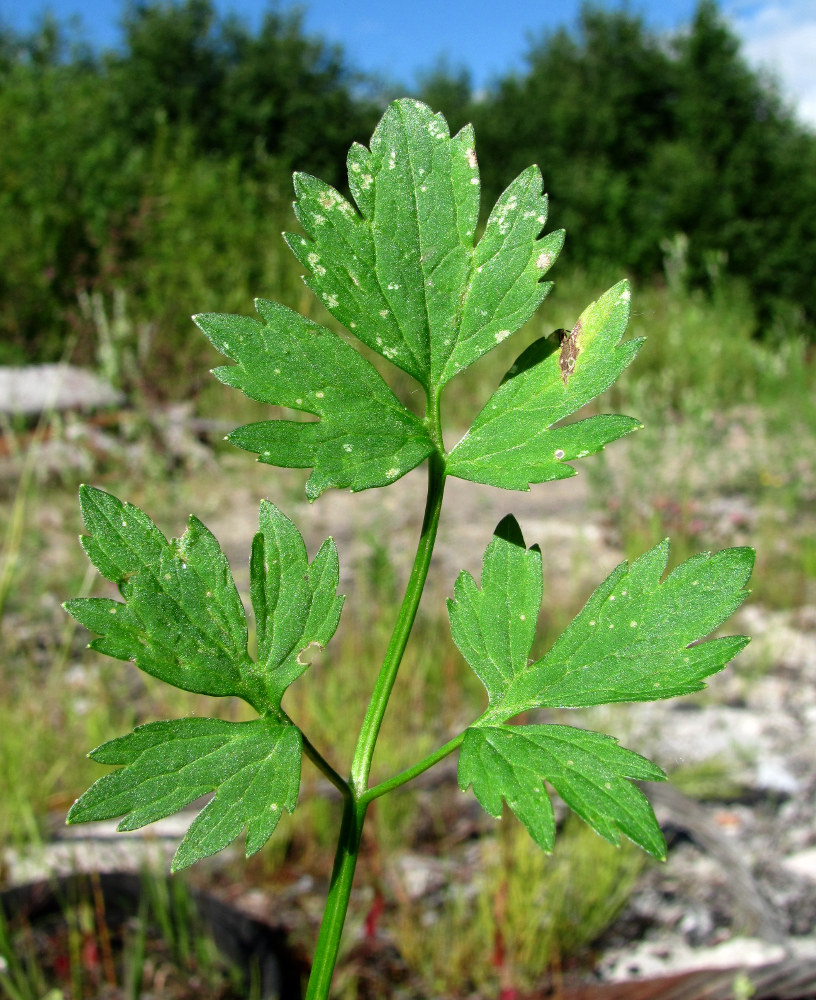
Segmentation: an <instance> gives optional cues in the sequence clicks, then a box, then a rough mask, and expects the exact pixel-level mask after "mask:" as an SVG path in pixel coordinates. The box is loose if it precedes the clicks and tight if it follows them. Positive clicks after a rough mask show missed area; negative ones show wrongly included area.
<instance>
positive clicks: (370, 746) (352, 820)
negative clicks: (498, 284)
mask: <svg viewBox="0 0 816 1000" xmlns="http://www.w3.org/2000/svg"><path fill="white" fill-rule="evenodd" d="M429 410H430V411H431V412H430V416H431V420H432V421H433V422H434V424H435V425H436V429H437V430H438V421H439V409H438V401H437V402H436V404H435V405H434V406H433V408H431V407H430V406H429ZM444 489H445V463H444V460H443V458H442V457H441V455H440V454H438V453H436V452H434V454H433V455H432V456H431V458H430V460H429V463H428V496H427V500H426V503H425V516H424V518H423V521H422V532H421V534H420V537H419V544H418V545H417V551H416V556H415V557H414V565H413V567H412V569H411V576H410V577H409V580H408V585H407V587H406V589H405V596H404V597H403V600H402V604H401V606H400V610H399V613H398V615H397V621H396V623H395V625H394V631H393V632H392V634H391V640H390V642H389V643H388V649H387V650H386V654H385V658H384V660H383V664H382V666H381V667H380V672H379V675H378V676H377V682H376V684H375V686H374V691H373V692H372V695H371V699H370V701H369V703H368V708H367V710H366V714H365V719H364V720H363V725H362V727H361V729H360V736H359V738H358V740H357V749H356V751H355V753H354V759H353V761H352V765H351V778H350V780H349V782H348V784H346V783H345V782H343V784H344V785H345V787H346V789H347V793H346V792H344V804H343V820H342V824H341V828H340V837H339V839H338V842H337V851H336V853H335V858H334V868H333V870H332V878H331V885H330V887H329V895H328V898H327V900H326V908H325V910H324V912H323V921H322V923H321V926H320V933H319V935H318V940H317V947H316V949H315V956H314V961H313V964H312V973H311V976H310V977H309V986H308V989H307V991H306V1000H327V998H328V996H329V989H330V987H331V980H332V973H333V972H334V966H335V963H336V961H337V953H338V950H339V947H340V937H341V934H342V931H343V924H344V922H345V919H346V911H347V910H348V904H349V898H350V895H351V885H352V882H353V879H354V869H355V867H356V865H357V856H358V854H359V851H360V838H361V836H362V830H363V822H364V821H365V814H366V810H367V808H368V804H369V802H370V801H371V800H372V799H374V798H377V797H378V796H379V795H382V794H384V793H385V792H386V791H390V788H391V787H394V788H396V787H398V786H399V785H400V784H404V782H405V781H408V780H410V777H413V776H414V773H416V774H419V773H420V772H421V771H423V770H425V769H426V768H427V767H430V766H431V764H433V763H435V762H436V760H441V757H443V756H445V753H442V754H441V756H439V752H438V753H437V755H431V757H432V758H433V759H431V758H426V759H425V760H424V761H422V762H421V764H420V765H417V767H418V768H419V770H417V769H416V768H412V769H411V774H410V775H409V776H408V777H406V776H405V775H406V774H407V773H408V772H403V774H401V775H397V776H396V777H395V778H393V779H391V782H390V783H389V782H383V783H382V785H377V786H375V788H374V789H372V790H371V792H376V794H373V795H372V794H371V792H369V791H368V777H369V774H370V772H371V761H372V759H373V757H374V748H375V746H376V743H377V736H378V735H379V732H380V727H381V725H382V721H383V718H384V716H385V710H386V708H387V707H388V699H389V698H390V696H391V691H392V690H393V687H394V683H395V681H396V679H397V673H398V672H399V667H400V663H401V662H402V656H403V653H404V652H405V647H406V645H407V644H408V638H409V636H410V634H411V629H412V627H413V624H414V620H415V618H416V613H417V609H418V608H419V601H420V598H421V597H422V591H423V588H424V586H425V580H426V579H427V576H428V568H429V566H430V564H431V555H432V554H433V547H434V542H435V541H436V532H437V528H438V527H439V514H440V512H441V510H442V497H443V494H444ZM457 739H460V738H459V737H457ZM455 742H456V741H452V743H455ZM457 745H458V744H457ZM309 746H311V744H309ZM446 748H448V749H446ZM312 749H313V750H314V748H312ZM442 749H443V750H445V752H446V753H450V751H451V750H452V749H454V747H453V745H451V744H446V747H443V748H442ZM307 753H308V750H307ZM314 753H315V754H316V755H317V759H315V758H312V759H313V760H314V762H315V763H316V764H317V766H318V767H320V769H321V770H322V771H323V772H324V774H327V776H328V777H329V778H330V780H333V779H332V778H331V775H330V774H328V773H327V771H326V770H325V768H329V770H330V771H332V769H331V768H330V767H329V765H328V764H326V762H325V761H324V760H323V758H322V757H321V756H320V754H318V753H317V751H316V750H315V751H314ZM321 762H322V763H321ZM341 780H342V779H341ZM334 784H335V785H337V782H336V781H334ZM384 785H389V787H388V788H385V787H383V786H384ZM338 787H340V786H339V785H338ZM341 791H343V789H342V788H341Z"/></svg>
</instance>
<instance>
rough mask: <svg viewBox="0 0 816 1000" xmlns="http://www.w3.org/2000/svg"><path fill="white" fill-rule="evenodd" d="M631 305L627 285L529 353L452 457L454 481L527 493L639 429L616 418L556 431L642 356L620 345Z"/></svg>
mask: <svg viewBox="0 0 816 1000" xmlns="http://www.w3.org/2000/svg"><path fill="white" fill-rule="evenodd" d="M629 299H630V292H629V285H628V283H627V282H625V281H622V282H620V283H619V284H617V285H615V286H614V287H613V288H611V289H610V290H609V291H608V292H606V294H604V295H603V296H602V297H601V298H600V299H598V301H597V302H593V303H592V305H590V306H589V307H588V308H587V309H586V310H585V311H584V313H583V314H582V316H581V318H580V319H579V320H578V322H577V323H576V324H575V327H574V328H573V330H572V332H571V333H569V334H568V335H567V334H564V335H563V336H562V337H561V338H560V341H559V340H558V339H556V338H555V337H552V338H545V339H542V340H539V341H537V342H536V343H534V344H533V345H531V346H530V347H529V348H527V350H526V351H525V352H524V353H523V354H522V355H521V356H520V357H519V358H518V360H517V361H516V363H515V364H514V365H513V367H512V368H511V369H510V371H509V372H508V373H507V376H506V377H505V379H504V381H503V382H502V384H501V385H500V386H499V388H498V389H497V390H496V392H494V393H493V395H492V396H491V397H490V399H489V400H488V401H487V403H486V404H485V406H484V408H483V409H482V411H481V412H480V413H479V415H478V416H477V417H476V420H475V421H474V423H473V425H472V427H471V428H470V430H469V431H468V432H467V434H465V436H464V437H463V438H462V440H461V441H459V443H458V444H457V445H456V446H455V447H454V448H453V449H452V451H451V452H450V455H449V457H448V460H447V473H448V475H451V476H458V477H459V478H460V479H469V480H472V481H473V482H477V483H487V484H489V485H491V486H501V487H503V488H504V489H511V490H528V489H529V488H530V484H532V483H543V482H546V481H548V480H552V479H566V478H568V477H570V476H574V475H575V469H573V468H572V466H570V465H566V464H565V463H566V462H569V461H572V460H574V459H578V458H584V457H585V456H586V455H592V454H595V453H596V452H598V451H600V450H601V449H602V448H603V447H604V445H606V444H609V443H610V442H611V441H615V440H617V439H618V438H619V437H622V436H623V435H624V434H629V433H630V432H631V431H633V430H637V429H638V428H639V427H640V426H641V424H640V422H639V421H637V420H634V419H633V418H632V417H624V416H613V415H601V416H595V417H589V418H587V419H585V420H579V421H577V422H576V423H572V424H567V425H566V426H559V427H554V426H553V425H554V424H556V423H557V422H558V421H559V420H563V419H564V418H565V417H568V416H569V415H570V414H572V413H575V411H576V410H578V409H580V408H581V407H582V406H584V405H585V404H586V403H588V402H589V401H590V400H592V399H594V398H595V397H596V396H598V395H599V394H600V393H602V392H603V391H604V390H605V389H608V388H609V386H610V385H612V383H613V382H614V381H615V380H616V379H617V378H618V376H619V375H620V374H621V372H622V371H623V370H624V368H626V366H627V365H628V364H629V363H630V361H632V359H633V358H634V356H635V355H636V354H637V352H638V350H639V348H640V345H641V343H642V341H640V340H628V341H624V342H621V338H622V337H623V334H624V332H625V330H626V325H627V323H628V320H629Z"/></svg>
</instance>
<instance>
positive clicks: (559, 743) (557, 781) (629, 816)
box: [459, 725, 666, 859]
mask: <svg viewBox="0 0 816 1000" xmlns="http://www.w3.org/2000/svg"><path fill="white" fill-rule="evenodd" d="M665 777H666V776H665V775H664V773H663V772H662V771H661V770H660V768H658V767H656V766H655V765H654V764H652V763H651V762H650V761H648V760H646V759H645V758H644V757H641V756H640V755H639V754H636V753H632V751H631V750H625V749H624V748H623V747H621V746H619V745H618V743H617V741H616V740H614V739H613V738H612V737H611V736H604V735H602V734H601V733H592V732H586V731H585V730H582V729H573V728H572V727H570V726H556V725H544V726H503V725H476V726H471V728H470V729H468V731H467V733H466V735H465V741H464V743H463V744H462V748H461V750H460V753H459V787H460V788H462V789H463V790H464V789H466V788H467V787H468V786H469V785H473V791H474V793H475V795H476V798H477V799H478V800H479V802H480V803H481V805H482V806H483V808H484V809H485V810H486V811H487V812H488V813H490V815H491V816H496V817H499V816H501V811H502V799H504V800H505V801H506V802H507V804H508V805H509V806H510V808H511V809H512V811H513V812H514V813H515V815H516V816H517V817H518V818H519V820H520V821H521V822H522V823H523V824H524V826H525V827H526V828H527V830H528V831H529V833H530V836H531V837H532V838H533V840H535V842H536V843H537V844H539V845H540V846H541V847H543V848H544V850H545V851H551V850H552V848H553V843H554V841H555V819H554V816H553V809H552V804H551V803H550V800H549V798H548V796H547V792H546V789H545V788H544V785H543V782H544V781H548V782H549V783H550V784H551V785H552V786H553V788H554V789H555V790H556V792H558V794H559V795H560V796H561V798H562V799H563V800H564V802H566V804H567V805H568V806H569V807H570V808H571V809H572V810H573V811H574V812H576V813H577V814H578V815H579V816H580V817H581V818H582V819H583V820H585V821H586V822H587V823H588V824H589V825H590V826H591V827H592V829H593V830H595V831H596V832H597V833H599V834H600V835H601V836H602V837H603V838H604V839H605V840H608V841H610V842H611V843H613V844H618V843H620V834H621V833H623V834H625V835H626V836H627V837H628V838H629V839H630V840H632V841H634V843H636V844H639V845H640V846H641V847H642V848H643V849H644V850H645V851H648V853H649V854H652V855H654V857H656V858H661V859H662V858H665V856H666V844H665V841H664V840H663V835H662V834H661V832H660V827H659V826H658V824H657V820H656V819H655V817H654V813H653V812H652V808H651V806H650V805H649V802H648V800H647V799H646V797H645V796H644V795H643V794H642V793H641V792H640V791H639V790H638V789H637V788H636V787H635V786H633V785H632V784H630V781H629V780H628V779H638V780H641V781H662V780H664V779H665Z"/></svg>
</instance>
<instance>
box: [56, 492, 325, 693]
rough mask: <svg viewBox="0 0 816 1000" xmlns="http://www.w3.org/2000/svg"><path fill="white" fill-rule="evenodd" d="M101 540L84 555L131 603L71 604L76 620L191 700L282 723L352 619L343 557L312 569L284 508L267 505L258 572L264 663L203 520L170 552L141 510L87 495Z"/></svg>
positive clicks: (255, 587) (320, 561) (256, 598)
mask: <svg viewBox="0 0 816 1000" xmlns="http://www.w3.org/2000/svg"><path fill="white" fill-rule="evenodd" d="M80 504H81V508H82V513H83V517H84V520H85V525H86V527H87V529H88V531H89V532H90V535H89V536H86V537H83V539H82V544H83V546H84V548H85V550H86V552H87V553H88V556H89V557H90V559H91V562H92V563H93V564H94V565H95V566H96V567H97V569H98V570H99V571H100V572H101V573H102V575H103V576H105V577H107V579H109V580H111V581H112V582H113V583H115V584H117V586H118V587H119V592H120V593H121V595H122V597H123V598H124V603H121V602H118V601H112V600H108V599H107V598H81V599H77V600H74V601H68V602H67V603H66V605H65V608H66V610H67V611H68V612H69V613H70V614H71V615H73V616H74V618H76V619H77V621H79V622H80V623H81V624H83V625H85V626H86V628H89V629H91V630H92V631H94V632H96V633H98V635H99V636H100V638H98V639H95V640H94V641H93V642H92V643H91V647H92V648H93V649H97V650H99V651H100V652H102V653H107V654H108V655H109V656H115V657H117V658H118V659H122V660H133V661H134V662H135V663H136V666H137V667H139V668H140V669H142V670H144V671H145V672H146V673H149V674H152V675H153V676H155V677H159V678H161V679H162V680H164V681H167V683H169V684H173V685H174V686H175V687H178V688H182V689H183V690H185V691H194V692H196V693H199V694H208V695H237V696H238V697H240V698H244V699H245V700H246V701H248V702H249V703H250V704H251V705H253V707H255V708H256V709H257V710H258V711H259V712H264V711H268V710H272V711H277V710H278V709H279V708H280V702H281V697H282V695H283V692H284V691H285V689H286V687H287V686H288V685H289V684H290V683H291V682H292V681H293V680H294V679H295V678H296V677H298V676H299V675H300V674H301V673H302V672H303V670H305V669H306V662H305V661H304V662H298V657H299V656H300V654H301V653H302V651H303V650H305V649H306V648H307V647H308V646H309V645H310V644H311V643H318V644H320V645H325V644H326V643H327V642H328V641H329V639H330V638H331V637H332V635H333V634H334V631H335V629H336V627H337V622H338V619H339V616H340V609H341V607H342V600H343V599H342V598H341V597H338V596H337V594H336V590H337V583H338V568H337V552H336V549H335V547H334V543H333V542H332V541H331V540H329V541H328V542H326V543H324V545H323V546H322V548H321V549H320V551H319V552H318V554H317V556H316V557H315V559H314V561H313V562H312V564H311V565H309V564H308V561H307V558H306V549H305V546H304V544H303V539H302V538H301V536H300V534H299V533H298V531H297V529H296V528H295V527H294V525H293V524H292V523H291V522H290V521H288V520H287V519H286V518H285V517H284V516H283V515H282V514H281V513H280V511H278V510H277V509H276V508H275V507H273V505H272V504H270V503H267V502H264V503H262V504H261V512H260V528H261V530H260V532H259V534H258V535H257V536H256V538H255V543H254V546H253V558H252V563H251V578H252V583H251V586H252V599H253V604H254V608H255V614H256V617H257V624H258V637H259V639H258V649H259V661H258V663H257V664H255V663H253V662H252V660H251V658H250V656H249V653H248V651H247V623H246V618H245V615H244V608H243V605H242V603H241V599H240V597H239V596H238V592H237V590H236V588H235V584H234V582H233V579H232V574H231V573H230V569H229V565H228V564H227V560H226V558H225V556H224V554H223V553H222V552H221V549H220V548H219V546H218V542H217V541H216V540H215V538H214V537H213V535H212V534H211V533H210V532H209V531H208V530H207V528H206V527H205V526H204V525H203V524H202V523H201V522H200V521H199V520H198V519H197V518H194V517H191V518H190V521H189V527H188V528H187V531H186V532H185V533H184V534H183V535H182V537H181V538H179V539H178V540H175V539H174V540H172V541H170V542H168V541H167V540H166V539H165V537H164V535H162V533H161V532H160V531H159V529H158V528H157V527H156V525H155V524H153V522H152V521H151V520H150V518H148V516H147V515H146V514H144V513H143V512H142V511H141V510H139V508H138V507H134V506H133V505H132V504H123V503H122V502H121V501H119V500H117V499H116V497H113V496H111V495H110V494H109V493H104V492H103V491H102V490H97V489H94V488H92V487H90V486H83V487H82V488H81V489H80Z"/></svg>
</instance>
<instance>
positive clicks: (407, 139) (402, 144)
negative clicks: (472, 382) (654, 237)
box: [286, 99, 564, 392]
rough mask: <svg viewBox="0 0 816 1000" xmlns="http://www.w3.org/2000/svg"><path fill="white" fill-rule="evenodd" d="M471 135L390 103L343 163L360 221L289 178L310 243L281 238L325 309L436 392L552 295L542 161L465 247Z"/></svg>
mask: <svg viewBox="0 0 816 1000" xmlns="http://www.w3.org/2000/svg"><path fill="white" fill-rule="evenodd" d="M473 147H474V138H473V129H472V127H471V126H469V125H468V126H467V127H466V128H464V129H462V131H461V132H459V133H458V134H457V135H455V136H453V137H451V135H450V132H449V129H448V125H447V122H446V121H445V119H444V118H443V117H442V115H439V114H434V113H433V112H432V111H431V109H430V108H428V107H427V106H426V105H424V104H422V103H420V102H419V101H413V100H407V99H404V100H399V101H395V102H394V103H393V104H391V105H390V107H389V108H388V109H387V111H386V112H385V114H384V115H383V118H382V120H381V121H380V123H379V125H378V126H377V128H376V130H375V132H374V135H373V136H372V138H371V148H370V150H369V149H366V148H365V147H364V146H361V145H357V144H355V145H354V146H353V147H352V149H351V151H350V153H349V157H348V168H349V174H348V176H349V186H350V188H351V192H352V195H353V196H354V200H355V201H356V203H357V206H358V208H359V213H358V212H357V211H356V210H355V209H354V207H353V206H352V205H351V204H350V203H349V202H348V201H346V199H345V198H343V197H342V195H341V194H340V193H339V192H338V191H336V190H335V189H334V188H332V187H330V186H329V185H327V184H324V183H323V182H322V181H319V180H317V179H316V178H314V177H310V176H308V175H306V174H297V175H296V177H295V190H296V193H297V199H298V200H297V202H296V204H295V211H296V214H297V217H298V219H299V221H300V222H301V224H302V226H303V228H304V230H305V231H306V234H307V235H306V236H305V237H304V236H297V235H293V234H288V235H287V237H286V239H287V242H288V243H289V246H290V247H291V249H292V251H293V252H294V254H295V256H296V257H297V258H298V260H299V261H300V262H301V263H302V264H303V265H304V267H306V268H307V269H308V271H309V276H308V279H307V284H308V285H309V286H310V287H311V288H312V289H313V290H314V291H315V293H316V294H317V295H318V297H319V298H320V300H321V301H322V303H323V304H324V305H325V307H326V308H327V309H328V310H329V311H330V312H331V313H332V315H333V316H335V317H336V318H337V319H338V320H339V321H340V322H341V323H343V324H344V325H345V326H346V327H347V328H348V329H349V330H351V331H352V332H353V333H354V334H355V336H357V337H358V338H359V339H360V340H361V341H362V342H363V343H364V344H366V345H367V346H368V347H370V348H371V349H372V350H374V351H376V352H378V353H379V354H381V355H382V356H383V357H385V358H387V359H388V360H389V361H391V362H393V364H395V365H397V366H398V367H399V368H401V369H402V370H403V371H406V372H408V374H409V375H412V376H413V377H414V378H415V379H417V380H418V381H419V382H420V383H421V384H422V385H423V386H424V387H425V389H426V390H428V391H429V392H435V391H438V389H439V388H441V386H442V385H444V384H445V383H446V382H448V381H449V380H450V379H451V378H453V376H454V375H456V374H457V372H459V371H461V370H462V369H464V368H466V367H467V366H468V365H470V364H472V363H473V362H474V361H475V360H476V359H477V358H479V357H481V356H482V355H483V354H485V353H487V351H489V350H491V348H493V347H495V346H496V344H497V343H500V342H501V341H502V340H504V339H505V338H506V337H508V336H510V334H511V333H514V332H515V331H516V330H518V329H519V327H521V326H522V325H523V324H524V323H525V322H526V321H527V320H528V319H529V318H530V316H532V314H533V312H534V311H535V310H536V308H537V307H538V306H539V304H540V303H541V301H542V299H543V298H544V297H545V295H546V294H547V292H548V291H549V290H550V288H551V287H552V286H551V285H549V284H544V283H542V281H541V278H542V276H543V275H544V273H545V272H546V271H547V270H548V269H549V267H550V266H551V264H552V263H553V262H554V260H555V258H556V257H557V256H558V253H559V251H560V249H561V246H562V244H563V240H564V235H563V233H562V232H558V233H551V234H550V235H549V236H546V237H544V238H543V239H539V238H538V237H539V234H540V233H541V229H542V227H543V226H544V224H545V222H546V219H547V199H546V196H544V195H542V193H541V189H542V181H541V174H540V172H539V170H538V167H530V168H528V169H527V170H526V171H525V172H524V173H523V174H522V175H521V176H520V177H518V178H517V179H516V180H515V181H513V183H512V184H511V185H510V186H509V187H508V189H507V190H506V191H505V192H504V194H503V195H502V196H501V198H499V200H498V202H497V204H496V207H495V208H494V209H493V211H492V213H491V215H490V218H489V220H488V224H487V229H486V231H485V234H484V236H483V238H482V240H481V242H480V243H479V244H478V246H475V247H474V233H475V230H476V225H477V221H478V215H479V191H480V184H479V172H478V167H477V163H476V153H475V150H474V148H473Z"/></svg>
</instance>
